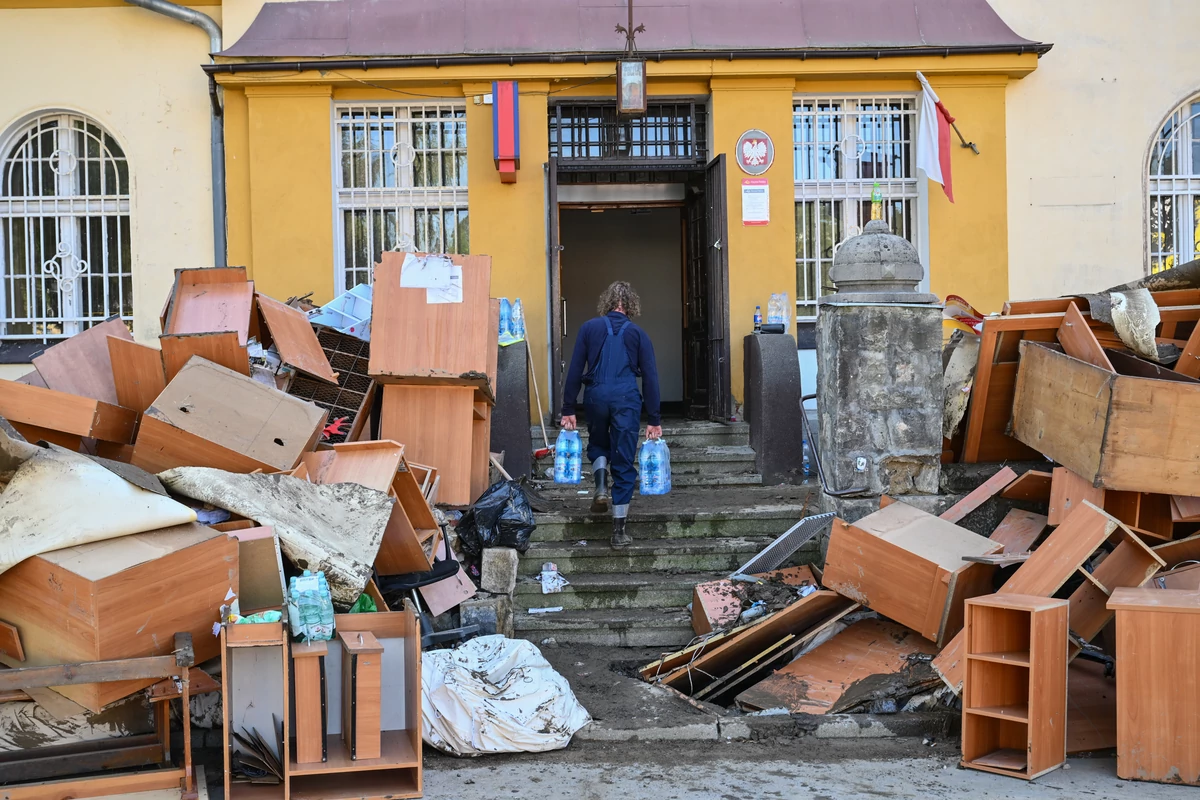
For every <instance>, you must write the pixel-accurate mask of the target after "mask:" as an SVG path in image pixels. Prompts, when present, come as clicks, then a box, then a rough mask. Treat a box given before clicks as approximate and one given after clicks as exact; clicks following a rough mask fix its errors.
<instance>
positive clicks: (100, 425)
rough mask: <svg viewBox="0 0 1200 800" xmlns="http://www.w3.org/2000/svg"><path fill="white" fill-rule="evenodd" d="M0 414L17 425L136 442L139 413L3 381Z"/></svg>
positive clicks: (0, 393)
mask: <svg viewBox="0 0 1200 800" xmlns="http://www.w3.org/2000/svg"><path fill="white" fill-rule="evenodd" d="M0 417H4V418H5V419H6V420H8V421H9V422H11V423H13V424H14V426H16V425H30V426H33V427H35V428H45V429H47V430H50V431H56V432H58V433H61V434H70V435H73V436H83V437H88V438H92V439H103V440H105V441H107V442H119V443H121V444H127V443H129V442H130V441H132V439H133V429H134V424H135V423H136V422H137V413H136V412H134V411H131V410H129V409H127V408H121V407H120V406H115V405H111V404H109V403H102V402H100V401H99V400H93V399H91V398H89V397H79V396H78V395H73V394H67V393H65V392H56V391H54V390H53V389H43V388H41V387H39V386H31V385H29V384H24V383H17V382H16V381H0ZM17 429H18V430H21V428H19V427H18V428H17ZM22 435H25V433H24V431H22ZM25 438H27V439H29V436H28V435H25ZM37 438H38V437H36V436H35V437H34V438H32V439H30V441H37ZM64 446H67V445H64Z"/></svg>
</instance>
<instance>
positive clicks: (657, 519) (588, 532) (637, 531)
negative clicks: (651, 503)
mask: <svg viewBox="0 0 1200 800" xmlns="http://www.w3.org/2000/svg"><path fill="white" fill-rule="evenodd" d="M699 499H701V500H702V499H703V498H699ZM640 505H641V504H640V503H637V502H635V503H634V504H633V506H632V508H631V512H630V515H629V519H628V521H627V522H626V530H627V531H628V532H629V535H630V536H632V537H633V538H634V539H635V540H644V539H712V538H720V537H724V536H740V537H754V536H778V535H779V534H781V533H783V532H784V531H786V530H787V529H788V528H790V527H791V526H792V525H794V524H796V522H798V521H799V520H800V518H801V517H803V516H804V515H805V514H806V513H809V511H810V509H807V508H806V507H805V506H804V504H802V503H780V504H779V505H773V506H761V507H753V506H752V507H749V508H742V509H728V510H726V509H721V510H716V511H709V510H704V509H699V510H697V511H695V512H692V513H669V512H657V513H656V512H652V511H641V510H640ZM608 521H609V518H608V515H593V514H590V513H588V512H587V511H581V512H571V511H564V512H560V513H553V514H539V515H538V527H537V531H536V532H535V533H534V541H540V542H577V541H580V540H586V539H587V538H588V537H589V536H591V537H595V536H596V535H597V533H598V531H600V527H599V526H601V525H607V524H608Z"/></svg>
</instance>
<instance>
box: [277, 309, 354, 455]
mask: <svg viewBox="0 0 1200 800" xmlns="http://www.w3.org/2000/svg"><path fill="white" fill-rule="evenodd" d="M317 341H319V342H320V343H321V349H322V350H324V351H325V355H326V356H327V357H328V358H329V365H330V366H331V367H333V371H334V372H336V373H338V385H337V386H331V385H330V384H328V383H325V382H324V381H317V380H313V379H312V378H309V377H308V376H306V375H299V374H297V375H296V377H295V378H293V379H292V383H291V385H290V386H288V394H290V395H291V396H292V397H297V398H299V399H301V400H309V401H311V402H313V403H314V404H316V405H318V406H320V407H321V408H324V409H327V410H328V411H329V421H330V422H333V421H334V420H336V419H337V418H338V417H346V424H345V425H343V426H342V430H343V431H344V433H335V434H331V435H330V437H329V438H328V439H322V441H323V442H324V443H326V444H340V443H341V442H344V441H346V434H347V433H349V432H350V430H352V429H353V428H354V423H355V421H356V420H357V418H358V415H359V413H360V411H361V410H362V409H363V402H364V401H365V400H366V398H367V397H368V396H369V395H370V394H371V392H372V390H373V387H374V385H375V382H374V381H372V380H371V378H370V377H369V376H368V375H367V361H368V359H370V357H371V344H370V342H364V341H363V340H361V339H356V338H355V337H353V336H350V335H348V334H345V333H338V332H337V331H335V330H331V329H330V328H318V329H317ZM368 411H369V409H368Z"/></svg>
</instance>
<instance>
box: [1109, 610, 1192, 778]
mask: <svg viewBox="0 0 1200 800" xmlns="http://www.w3.org/2000/svg"><path fill="white" fill-rule="evenodd" d="M1109 608H1110V609H1111V610H1113V611H1115V612H1116V615H1117V653H1116V658H1117V663H1118V664H1120V668H1119V669H1118V670H1117V775H1118V776H1119V777H1122V778H1125V779H1127V780H1143V781H1162V782H1166V783H1186V784H1191V785H1198V784H1200V725H1197V724H1196V715H1197V709H1198V708H1200V673H1197V671H1196V653H1197V652H1198V651H1200V594H1198V593H1196V592H1184V591H1173V590H1169V589H1117V590H1116V591H1115V592H1113V595H1112V598H1111V599H1110V601H1109Z"/></svg>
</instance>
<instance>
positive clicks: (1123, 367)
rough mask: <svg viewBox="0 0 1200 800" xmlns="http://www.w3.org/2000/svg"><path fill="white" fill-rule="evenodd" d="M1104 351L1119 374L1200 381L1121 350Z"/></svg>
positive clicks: (1181, 380)
mask: <svg viewBox="0 0 1200 800" xmlns="http://www.w3.org/2000/svg"><path fill="white" fill-rule="evenodd" d="M1104 352H1105V353H1106V354H1107V355H1108V358H1109V360H1110V361H1111V362H1112V366H1113V368H1114V369H1115V370H1116V371H1117V372H1118V373H1120V374H1121V375H1129V376H1132V377H1135V378H1153V379H1155V380H1160V381H1175V382H1177V383H1190V384H1196V383H1200V381H1198V380H1196V379H1195V378H1193V377H1191V376H1188V375H1184V374H1183V373H1180V372H1174V371H1172V370H1169V369H1167V368H1166V367H1160V366H1159V365H1158V364H1153V363H1151V362H1149V361H1146V360H1145V359H1141V358H1138V357H1137V356H1135V355H1132V354H1130V353H1127V352H1123V351H1121V350H1114V349H1112V348H1105V349H1104Z"/></svg>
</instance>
